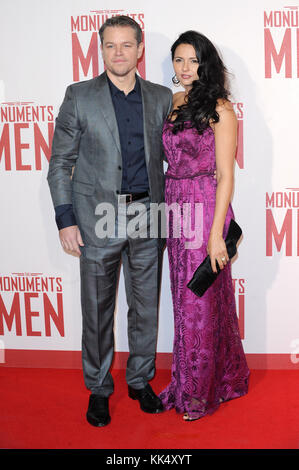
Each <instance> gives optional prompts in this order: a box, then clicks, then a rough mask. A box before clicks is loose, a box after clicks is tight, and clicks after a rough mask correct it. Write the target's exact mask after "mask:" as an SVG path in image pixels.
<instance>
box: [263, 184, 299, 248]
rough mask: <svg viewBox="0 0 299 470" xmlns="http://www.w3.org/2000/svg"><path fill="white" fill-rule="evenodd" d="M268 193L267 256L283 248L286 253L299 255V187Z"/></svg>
mask: <svg viewBox="0 0 299 470" xmlns="http://www.w3.org/2000/svg"><path fill="white" fill-rule="evenodd" d="M285 189H286V191H280V192H273V193H271V194H269V193H266V256H273V251H274V244H273V241H274V243H275V247H276V250H277V251H278V252H280V251H281V250H282V246H283V242H284V241H285V255H286V256H293V254H294V253H296V255H297V256H299V188H285Z"/></svg>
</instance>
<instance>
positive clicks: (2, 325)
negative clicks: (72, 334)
mask: <svg viewBox="0 0 299 470" xmlns="http://www.w3.org/2000/svg"><path fill="white" fill-rule="evenodd" d="M7 334H12V335H14V336H22V337H33V336H38V337H39V336H45V337H54V336H57V335H59V336H60V337H64V336H65V333H64V315H63V288H62V279H61V277H54V276H53V277H47V276H43V273H11V275H6V276H3V275H2V276H0V338H1V336H4V337H5V335H7ZM2 343H3V341H2Z"/></svg>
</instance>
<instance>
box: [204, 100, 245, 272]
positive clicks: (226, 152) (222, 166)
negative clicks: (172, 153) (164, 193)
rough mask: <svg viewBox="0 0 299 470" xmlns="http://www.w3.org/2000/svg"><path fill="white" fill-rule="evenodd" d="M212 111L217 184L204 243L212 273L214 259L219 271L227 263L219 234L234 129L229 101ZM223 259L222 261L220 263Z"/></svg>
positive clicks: (232, 159) (228, 186) (228, 184)
mask: <svg viewBox="0 0 299 470" xmlns="http://www.w3.org/2000/svg"><path fill="white" fill-rule="evenodd" d="M216 111H217V112H218V114H219V122H217V123H215V124H214V125H213V129H214V134H215V147H216V172H217V183H218V184H217V190H216V206H215V212H214V218H213V224H212V227H211V232H210V237H209V241H208V253H209V255H210V258H211V265H212V269H213V271H214V272H217V269H216V260H217V262H218V264H219V267H220V269H223V268H224V266H225V265H226V263H227V262H228V261H229V257H228V254H227V251H226V246H225V242H224V240H223V237H222V234H223V227H224V222H225V217H226V213H227V210H228V206H229V203H230V200H231V196H232V192H233V186H234V163H235V153H236V147H237V127H238V121H237V118H236V115H235V112H234V109H233V106H232V104H231V103H230V102H229V101H224V100H222V101H221V102H218V105H217V107H216ZM223 258H225V260H224V261H223Z"/></svg>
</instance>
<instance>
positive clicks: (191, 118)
mask: <svg viewBox="0 0 299 470" xmlns="http://www.w3.org/2000/svg"><path fill="white" fill-rule="evenodd" d="M180 44H190V45H191V46H193V47H194V50H195V53H196V57H197V60H198V64H199V65H198V71H197V74H198V77H199V78H198V80H195V81H194V82H193V83H192V89H191V90H190V91H189V93H188V95H187V102H186V104H183V105H181V106H179V107H178V109H177V110H174V111H173V112H172V114H171V116H170V119H171V118H172V122H173V126H172V132H173V133H174V134H176V133H177V132H178V131H182V130H183V129H184V128H185V127H195V128H196V129H197V130H198V133H199V134H202V133H203V131H204V130H205V129H206V128H207V127H208V126H209V125H210V122H211V121H212V122H218V121H219V115H218V113H217V111H216V105H217V100H218V99H219V98H224V99H227V98H228V96H229V91H228V90H227V89H226V73H227V70H226V67H225V65H224V64H223V62H222V60H221V58H220V56H219V54H218V52H217V50H216V48H215V46H214V45H213V44H212V43H211V41H210V40H209V39H208V38H207V37H205V36H204V35H203V34H200V33H198V32H197V31H186V32H185V33H182V34H181V35H180V36H179V38H178V39H177V40H176V41H175V42H174V44H173V45H172V47H171V56H172V60H173V59H174V56H175V50H176V48H177V47H178V46H179V45H180ZM173 118H175V119H174V120H173Z"/></svg>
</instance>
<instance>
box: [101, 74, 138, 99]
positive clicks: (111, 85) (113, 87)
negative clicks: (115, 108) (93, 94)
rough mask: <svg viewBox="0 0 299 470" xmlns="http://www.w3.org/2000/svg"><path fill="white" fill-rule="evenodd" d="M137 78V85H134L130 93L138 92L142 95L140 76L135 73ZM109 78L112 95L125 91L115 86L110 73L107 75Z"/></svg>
mask: <svg viewBox="0 0 299 470" xmlns="http://www.w3.org/2000/svg"><path fill="white" fill-rule="evenodd" d="M135 78H136V82H135V86H134V88H133V90H132V91H130V93H136V94H137V95H139V96H140V95H141V88H140V82H139V78H138V75H137V74H135ZM107 80H108V84H109V87H110V92H111V95H112V96H115V95H117V93H123V91H122V90H120V89H119V88H117V86H115V85H114V83H112V81H111V80H110V78H109V77H108V75H107ZM130 93H129V94H130Z"/></svg>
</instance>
